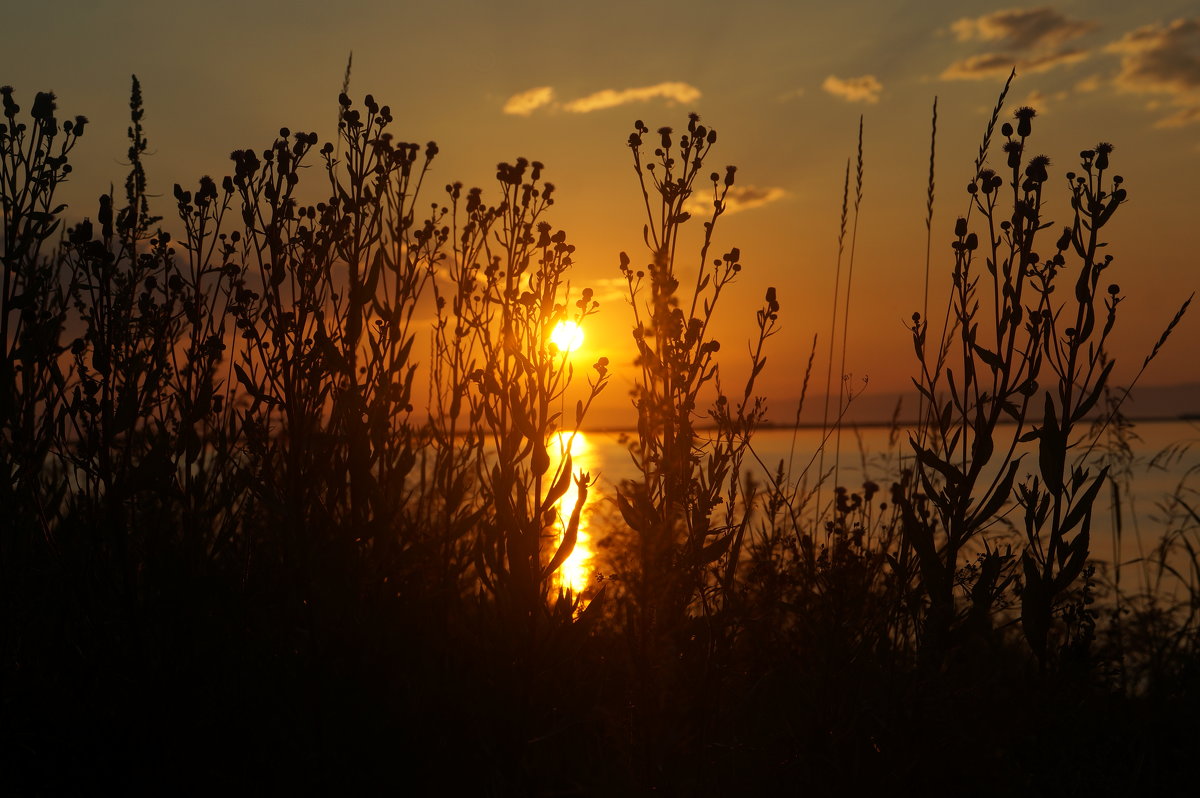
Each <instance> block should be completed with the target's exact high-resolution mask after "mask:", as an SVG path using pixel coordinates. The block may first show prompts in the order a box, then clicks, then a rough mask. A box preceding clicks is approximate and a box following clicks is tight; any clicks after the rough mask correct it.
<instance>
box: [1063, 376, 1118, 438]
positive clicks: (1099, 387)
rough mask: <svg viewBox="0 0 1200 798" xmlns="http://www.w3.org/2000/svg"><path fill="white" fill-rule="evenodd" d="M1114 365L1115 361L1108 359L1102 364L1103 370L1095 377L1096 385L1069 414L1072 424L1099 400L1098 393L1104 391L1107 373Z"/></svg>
mask: <svg viewBox="0 0 1200 798" xmlns="http://www.w3.org/2000/svg"><path fill="white" fill-rule="evenodd" d="M1115 365H1117V361H1115V360H1110V361H1108V363H1107V364H1106V365H1105V366H1104V370H1103V371H1101V372H1100V376H1099V377H1097V378H1096V385H1095V386H1094V387H1093V388H1092V391H1091V393H1089V394H1088V395H1087V398H1086V399H1084V400H1083V401H1082V402H1080V403H1079V406H1078V407H1076V408H1075V412H1074V413H1072V414H1071V423H1072V424H1073V423H1075V422H1076V421H1079V420H1080V419H1081V418H1083V417H1084V416H1086V415H1087V414H1088V411H1089V410H1091V409H1092V408H1093V407H1095V405H1096V401H1097V400H1099V398H1100V394H1101V393H1102V392H1103V391H1104V386H1106V385H1107V384H1108V375H1109V373H1110V372H1112V370H1113V366H1115Z"/></svg>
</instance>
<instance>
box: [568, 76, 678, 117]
mask: <svg viewBox="0 0 1200 798" xmlns="http://www.w3.org/2000/svg"><path fill="white" fill-rule="evenodd" d="M658 99H663V100H666V101H667V102H668V103H670V104H676V103H691V102H695V101H696V100H698V99H700V90H699V89H697V88H696V87H695V86H692V85H691V84H688V83H681V82H679V81H665V82H663V83H655V84H654V85H653V86H639V87H636V88H631V89H602V90H601V91H598V92H594V93H592V94H589V95H587V96H586V97H579V98H578V99H575V100H571V101H570V102H568V103H565V104H564V105H563V108H564V109H566V110H567V111H571V112H572V113H577V114H586V113H590V112H592V111H602V110H604V109H606V108H616V107H617V106H619V105H629V104H630V103H640V102H646V101H648V100H658Z"/></svg>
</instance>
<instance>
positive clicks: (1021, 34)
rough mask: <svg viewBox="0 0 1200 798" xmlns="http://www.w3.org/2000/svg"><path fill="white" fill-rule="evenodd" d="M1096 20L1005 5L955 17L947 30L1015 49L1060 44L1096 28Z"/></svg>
mask: <svg viewBox="0 0 1200 798" xmlns="http://www.w3.org/2000/svg"><path fill="white" fill-rule="evenodd" d="M1096 27H1097V25H1096V23H1094V22H1088V21H1086V20H1079V19H1068V18H1067V17H1064V16H1063V15H1062V14H1060V13H1059V12H1057V11H1055V10H1054V9H1052V8H1008V9H1005V10H1003V11H994V12H992V13H991V14H984V15H983V16H981V17H964V18H963V19H959V20H955V21H954V22H953V23H951V25H950V30H952V31H953V32H954V35H955V37H956V38H957V39H958V40H959V41H960V42H969V41H983V42H1000V43H1001V44H1002V46H1004V47H1010V48H1012V49H1015V50H1030V49H1033V48H1037V47H1059V46H1061V45H1062V44H1063V43H1064V42H1068V41H1070V40H1071V39H1074V38H1076V37H1079V36H1082V35H1083V34H1085V33H1088V32H1089V31H1092V30H1095V29H1096Z"/></svg>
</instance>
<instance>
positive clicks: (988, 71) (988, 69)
mask: <svg viewBox="0 0 1200 798" xmlns="http://www.w3.org/2000/svg"><path fill="white" fill-rule="evenodd" d="M1089 55H1090V53H1089V52H1088V51H1087V50H1077V49H1071V48H1067V49H1064V50H1058V51H1055V52H1051V53H1044V54H1041V55H1032V56H1019V55H1013V54H1012V53H982V54H980V55H973V56H970V57H968V58H964V59H962V60H961V61H955V62H954V63H953V64H951V65H950V66H948V67H946V69H945V71H943V72H942V80H985V79H991V78H1003V77H1005V76H1007V75H1008V73H1009V72H1010V71H1011V70H1012V69H1013V67H1016V69H1017V72H1018V73H1021V74H1024V73H1029V72H1048V71H1049V70H1051V69H1054V68H1055V67H1059V66H1063V65H1066V64H1077V63H1079V62H1080V61H1083V60H1085V59H1087V58H1088V57H1089Z"/></svg>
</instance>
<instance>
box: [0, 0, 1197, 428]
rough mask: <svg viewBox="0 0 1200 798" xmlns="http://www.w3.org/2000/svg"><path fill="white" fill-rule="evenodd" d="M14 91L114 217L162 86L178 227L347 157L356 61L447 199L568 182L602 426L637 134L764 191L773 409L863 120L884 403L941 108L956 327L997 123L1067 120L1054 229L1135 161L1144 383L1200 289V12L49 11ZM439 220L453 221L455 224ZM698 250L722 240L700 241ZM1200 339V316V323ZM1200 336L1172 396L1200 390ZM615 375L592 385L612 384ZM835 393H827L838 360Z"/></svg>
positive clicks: (161, 5)
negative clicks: (1079, 187) (706, 152)
mask: <svg viewBox="0 0 1200 798" xmlns="http://www.w3.org/2000/svg"><path fill="white" fill-rule="evenodd" d="M5 18H6V19H5V23H6V24H5V29H6V37H5V38H6V42H5V47H4V51H3V53H4V54H3V57H2V58H0V83H6V84H11V85H13V86H14V87H15V88H16V89H17V91H18V93H19V98H18V99H19V101H21V98H23V102H24V103H29V102H31V101H32V95H33V93H34V92H35V91H43V90H51V91H54V92H55V93H56V94H57V96H58V106H59V109H60V113H61V114H62V115H65V116H69V115H74V114H84V115H86V116H87V117H89V119H90V120H91V124H90V126H89V129H88V132H87V135H86V136H85V137H84V139H83V140H82V141H81V142H80V145H79V147H78V149H77V150H76V153H75V157H74V159H73V162H74V164H75V172H74V173H73V175H72V178H73V179H72V182H71V183H70V184H69V185H68V186H66V187H65V189H64V192H63V194H62V199H63V200H64V201H66V202H68V203H69V204H70V205H71V210H70V211H68V213H69V214H70V213H74V214H76V215H77V216H79V217H82V216H84V215H89V214H90V213H92V211H91V209H92V207H93V206H94V204H95V198H96V197H97V196H98V195H99V194H100V193H102V192H103V191H105V190H107V188H108V186H109V184H110V183H112V184H115V185H117V186H119V185H120V184H121V182H122V180H123V177H124V167H123V165H122V159H123V157H124V153H125V149H126V147H127V145H126V143H125V141H124V136H125V127H126V125H127V114H128V105H127V103H128V92H129V78H130V75H131V74H137V76H138V78H139V79H140V80H141V83H142V89H143V94H144V97H145V104H146V118H145V128H146V132H147V135H148V137H149V140H150V149H151V152H152V155H151V157H150V158H149V159H148V162H147V171H148V174H149V179H150V184H151V190H152V191H157V193H159V194H160V195H161V199H159V200H158V201H157V204H156V206H155V207H156V209H157V210H158V212H160V213H164V214H169V213H170V212H171V205H172V203H171V200H170V196H171V186H172V185H173V184H174V183H176V182H178V183H181V184H183V185H185V186H190V185H194V184H195V182H196V181H197V179H198V178H199V176H200V175H203V174H212V175H214V176H220V175H224V174H226V173H228V172H229V171H231V170H230V164H229V161H228V154H229V153H230V152H231V151H232V150H235V149H241V148H248V147H249V148H253V149H256V150H261V149H263V148H264V147H266V146H268V145H269V144H270V141H271V140H272V138H273V137H274V136H275V134H276V132H277V131H278V129H279V127H280V126H283V125H286V126H288V127H290V128H291V129H292V130H306V131H307V130H312V131H316V132H317V133H319V134H320V135H321V137H322V139H328V138H330V137H331V136H332V135H333V132H334V125H335V122H336V98H337V93H338V91H339V90H340V88H341V84H342V79H343V74H344V71H345V67H346V62H347V57H348V55H349V53H351V52H353V69H352V76H351V92H350V93H351V95H352V96H354V97H355V98H356V99H361V97H362V95H364V94H366V93H368V92H370V93H372V94H374V96H375V97H376V98H377V99H378V100H379V101H380V102H381V103H388V104H390V105H391V107H392V108H393V113H394V115H395V117H396V119H397V122H396V123H395V124H394V125H393V129H394V130H395V132H396V135H397V136H398V137H399V138H402V139H406V140H412V141H425V140H436V141H437V142H438V144H439V146H440V149H441V153H442V154H441V155H440V156H439V158H438V160H437V162H436V168H435V172H434V175H433V180H432V182H431V183H430V185H432V186H434V187H439V186H441V185H443V184H445V183H449V182H451V181H454V180H461V181H462V182H463V183H465V184H467V185H480V186H482V187H484V189H485V191H487V190H489V189H490V188H491V183H492V179H493V175H494V172H495V164H496V163H498V162H499V161H502V160H509V161H511V160H512V159H514V158H516V157H517V156H525V157H527V158H530V159H537V160H541V161H543V162H544V163H545V164H546V166H547V172H546V177H547V179H549V180H550V181H552V182H554V183H555V184H556V186H557V187H558V194H557V197H558V199H557V203H556V205H555V207H554V208H553V209H552V212H551V215H550V217H549V221H550V222H551V223H552V224H553V225H554V226H555V227H556V228H563V229H565V230H566V231H567V233H568V236H569V240H570V241H572V242H573V243H574V244H575V245H576V247H577V248H578V249H577V259H576V260H577V267H576V271H575V275H574V277H573V281H574V283H575V285H577V286H578V287H583V286H590V287H592V288H593V289H594V290H595V291H596V295H597V297H598V298H600V299H601V301H602V308H601V313H600V314H599V316H598V317H596V319H595V320H594V323H593V324H592V325H591V328H590V331H589V335H588V340H587V342H586V343H585V346H584V349H583V350H581V352H580V353H579V355H580V358H581V359H584V358H592V357H598V356H600V355H606V356H608V357H610V359H611V360H612V361H613V363H614V387H613V388H612V389H611V390H610V392H609V396H608V397H607V398H606V400H605V403H606V404H604V405H603V406H602V408H601V411H602V415H603V414H608V417H610V418H612V417H614V416H613V414H615V413H618V412H620V411H621V410H622V409H623V408H627V406H628V399H627V398H626V393H625V389H626V388H628V386H629V384H630V380H631V379H632V377H633V368H632V366H631V365H630V363H629V360H630V357H631V339H630V337H629V324H630V319H631V312H630V309H629V307H628V306H627V304H625V303H624V302H623V300H622V298H621V296H620V293H619V291H618V290H617V289H618V287H619V283H618V277H619V271H618V253H619V252H621V251H627V252H629V253H630V256H631V257H632V258H633V260H634V262H635V264H636V263H637V262H639V261H643V262H644V261H646V260H647V259H648V253H647V252H646V250H645V247H644V245H643V244H642V241H641V226H642V213H643V212H642V211H641V210H640V194H639V190H638V186H637V182H636V176H635V174H634V172H633V169H632V168H631V161H630V154H629V151H628V149H627V148H626V146H625V140H626V138H627V137H628V134H629V132H630V130H631V128H632V123H633V121H634V120H635V119H643V120H645V122H646V124H647V125H648V126H649V127H650V128H651V129H654V128H657V127H659V126H662V125H671V126H674V127H676V128H682V127H684V126H685V125H686V119H687V116H686V115H687V113H688V112H690V111H695V112H697V113H699V114H700V116H701V118H702V120H703V121H704V122H705V123H706V124H708V125H710V126H711V127H713V128H715V129H717V130H718V131H719V133H720V140H719V143H718V145H717V147H716V148H715V149H714V154H713V157H714V158H715V161H714V163H713V165H714V166H716V167H720V166H724V165H725V164H735V165H737V166H738V172H737V175H738V191H739V192H741V193H740V194H739V196H740V198H741V199H742V200H743V201H742V202H741V203H740V205H739V206H738V207H736V208H735V209H734V210H735V211H736V212H733V213H730V214H727V215H726V216H725V217H724V218H722V220H721V222H720V223H719V225H718V231H717V235H716V243H715V247H716V249H717V250H718V251H721V252H724V251H727V250H728V249H730V248H732V247H734V246H737V247H739V248H740V250H741V252H742V262H743V265H744V269H743V271H742V273H741V275H740V277H739V280H738V282H737V283H736V284H735V285H734V286H733V287H732V288H731V289H730V292H729V293H728V295H727V296H726V297H725V298H723V305H722V306H721V307H720V308H719V309H718V313H717V319H716V335H717V337H718V338H719V339H720V340H721V341H722V344H723V349H722V355H723V360H722V369H723V373H725V375H726V377H725V381H726V383H727V385H737V384H738V380H739V379H740V378H741V375H742V374H743V373H744V368H745V363H746V361H748V357H747V356H746V354H745V353H746V346H747V344H748V342H749V338H750V335H751V333H752V327H753V315H754V310H755V309H756V308H757V307H758V305H759V303H760V301H761V299H762V296H763V293H764V291H765V289H766V287H767V286H775V287H776V288H777V291H778V296H779V301H780V303H781V305H782V310H781V316H780V320H781V325H782V330H781V332H780V333H779V334H778V335H777V336H776V337H775V338H773V339H772V340H771V342H770V344H769V348H768V365H767V368H766V371H765V372H764V374H763V377H762V379H761V381H760V384H759V391H760V392H761V393H764V394H765V395H767V396H768V397H771V398H772V399H778V401H779V402H780V403H781V404H783V403H784V400H788V399H794V397H795V396H796V395H798V393H799V391H800V381H801V377H802V374H803V366H804V363H805V362H806V360H807V357H808V353H809V348H810V346H811V343H812V339H813V336H814V335H818V336H819V338H820V343H819V345H818V351H819V352H823V351H824V347H825V346H827V342H826V336H827V335H828V329H829V324H830V314H831V307H832V301H831V300H832V296H833V288H834V274H835V266H836V252H837V234H838V217H839V214H840V210H841V190H842V179H843V173H844V169H845V165H846V159H847V158H848V157H852V156H853V154H854V151H855V146H856V137H857V131H858V125H859V119H860V116H861V117H862V118H863V130H864V195H863V201H862V205H861V209H860V216H859V224H858V235H857V242H856V248H855V263H854V273H853V282H852V284H851V291H852V298H851V310H850V316H849V325H850V330H849V337H848V338H849V345H848V352H847V365H846V371H847V372H848V373H850V374H852V375H853V377H852V379H853V381H854V384H856V385H861V384H862V381H863V380H864V379H866V380H867V381H868V382H867V390H868V391H870V392H873V393H887V392H893V391H901V390H904V388H905V386H906V385H908V384H909V378H910V376H911V375H913V374H915V362H914V356H913V354H912V346H911V340H910V338H909V336H908V333H907V329H906V325H907V323H908V319H909V317H910V315H911V314H912V312H913V311H914V310H917V309H919V308H920V306H921V302H922V292H923V279H924V277H923V275H924V263H925V192H926V180H927V174H928V164H929V136H930V108H931V105H932V103H933V100H934V98H935V97H936V98H937V101H938V141H937V157H936V181H937V199H936V205H935V210H934V222H933V229H934V240H933V266H932V269H933V281H934V288H933V301H932V302H931V305H932V306H933V307H938V306H939V305H938V304H937V303H938V301H939V300H940V299H942V298H944V296H945V288H946V286H947V285H948V282H949V273H950V269H951V266H952V258H951V250H950V248H949V242H950V240H951V236H952V231H953V225H954V220H955V218H956V217H957V216H958V215H960V214H961V213H962V212H963V211H964V210H965V209H966V207H967V202H966V199H967V195H966V193H965V187H966V183H967V181H968V179H969V178H970V177H971V171H972V165H973V161H974V158H975V154H976V150H977V148H978V146H979V141H980V138H981V136H982V133H983V129H984V126H985V124H986V121H987V118H988V115H989V114H990V111H991V108H992V106H993V105H994V104H995V100H996V96H997V94H998V92H999V90H1000V88H1001V86H1002V85H1003V83H1004V79H1005V77H1006V76H1007V74H1008V71H1009V69H1010V68H1011V67H1013V66H1016V68H1017V72H1018V77H1017V80H1016V82H1015V83H1014V86H1013V89H1012V91H1011V93H1010V96H1009V102H1008V103H1006V106H1007V107H1006V114H1011V111H1012V110H1013V109H1015V107H1017V106H1018V105H1024V104H1029V105H1033V106H1035V107H1036V108H1037V109H1038V118H1037V120H1036V121H1035V129H1034V138H1033V140H1032V142H1031V145H1030V146H1031V147H1032V148H1033V149H1035V150H1037V151H1040V152H1044V153H1045V154H1047V155H1049V156H1050V158H1051V161H1052V167H1051V171H1052V175H1053V176H1056V177H1058V181H1057V182H1056V181H1052V182H1051V187H1052V194H1051V206H1050V207H1051V211H1050V213H1049V214H1048V215H1049V216H1050V218H1052V219H1054V220H1055V221H1063V222H1065V221H1067V220H1068V219H1067V211H1068V210H1069V209H1068V208H1067V205H1066V200H1065V192H1064V190H1063V182H1062V178H1061V175H1062V173H1064V172H1065V171H1068V170H1070V169H1072V168H1076V167H1077V160H1078V152H1079V151H1080V150H1082V149H1085V148H1088V147H1091V146H1093V145H1094V144H1096V143H1097V142H1098V141H1109V142H1112V143H1113V144H1114V145H1115V147H1116V151H1115V153H1114V155H1113V164H1114V171H1116V172H1118V173H1120V174H1122V175H1123V176H1124V177H1125V187H1126V189H1127V190H1128V192H1129V196H1130V200H1129V202H1128V203H1127V204H1126V205H1125V206H1123V207H1122V208H1121V209H1120V210H1119V212H1118V213H1117V214H1116V216H1115V217H1114V220H1113V222H1112V223H1111V224H1110V226H1109V227H1108V228H1106V229H1107V230H1109V231H1110V232H1109V236H1108V240H1109V242H1110V248H1109V252H1110V253H1111V254H1113V255H1114V256H1115V258H1116V260H1115V262H1114V265H1113V267H1112V268H1113V271H1112V272H1111V274H1112V275H1113V278H1112V279H1113V281H1114V282H1118V283H1120V284H1121V287H1122V293H1123V294H1124V295H1125V296H1126V297H1127V299H1126V301H1125V303H1124V304H1123V305H1122V306H1121V311H1122V314H1121V317H1120V319H1119V322H1118V327H1117V330H1116V332H1115V334H1114V344H1113V346H1112V353H1113V355H1114V356H1115V357H1116V359H1117V361H1118V365H1117V369H1116V371H1115V379H1116V382H1117V383H1122V382H1124V381H1127V380H1128V379H1130V378H1131V377H1132V375H1133V373H1134V372H1136V370H1137V368H1138V367H1139V366H1140V365H1141V363H1142V360H1143V358H1144V356H1145V355H1146V354H1147V353H1148V352H1149V351H1150V349H1151V348H1152V347H1153V345H1154V342H1155V341H1156V340H1157V338H1158V336H1159V335H1160V333H1161V332H1162V330H1163V328H1164V327H1165V326H1166V324H1167V322H1168V321H1169V320H1170V319H1171V317H1172V315H1173V314H1174V313H1175V311H1176V310H1177V309H1178V307H1179V305H1180V303H1181V302H1182V301H1183V299H1185V298H1186V296H1187V295H1188V294H1190V293H1191V292H1192V291H1194V290H1196V289H1197V288H1200V255H1198V254H1197V253H1198V249H1197V246H1196V244H1195V240H1194V239H1195V234H1196V233H1195V231H1196V226H1197V225H1196V222H1197V218H1198V212H1200V14H1198V13H1197V7H1196V5H1195V3H1194V2H1143V3H1138V4H1133V3H1128V2H1110V0H1089V1H1087V2H1060V3H1054V4H1052V5H1042V4H1030V5H1016V6H1008V5H1004V4H1000V5H996V4H989V3H982V2H969V1H968V2H953V3H952V2H941V1H940V0H926V1H925V2H893V3H888V4H882V3H878V2H860V1H859V0H842V2H837V3H828V2H821V3H814V2H787V3H785V2H761V1H755V0H748V1H744V2H739V3H729V2H712V1H711V0H689V1H688V2H651V1H650V0H642V1H641V2H625V0H611V1H610V2H605V3H603V4H601V3H594V4H593V3H581V2H572V1H571V0H557V1H556V2H535V1H534V0H521V1H520V2H465V1H464V0H445V2H439V3H436V4H434V3H428V2H424V3H412V2H387V3H384V2H365V1H363V0H344V2H339V3H336V4H334V3H327V2H320V3H318V2H312V1H311V0H292V1H291V2H286V3H284V2H269V1H259V2H245V0H242V1H241V2H227V1H226V0H210V2H206V3H174V2H163V0H158V1H157V2H140V1H139V2H134V1H129V2H119V1H118V0H43V2H37V3H33V2H25V3H22V4H21V5H18V6H15V7H11V6H10V7H9V8H8V9H6V11H5ZM433 198H434V197H433V196H432V195H431V201H432V199H433ZM693 226H694V227H695V228H696V229H695V230H693V231H692V232H693V233H694V234H695V235H696V236H697V237H698V235H699V225H698V223H696V224H693ZM1197 313H1200V307H1198V308H1196V309H1195V310H1194V311H1193V313H1192V314H1191V315H1192V316H1195V315H1196V314H1197ZM1198 342H1200V320H1198V319H1196V318H1185V320H1184V322H1183V323H1182V325H1181V326H1180V328H1179V329H1178V331H1177V333H1176V335H1175V337H1174V339H1173V340H1172V341H1171V342H1170V343H1169V344H1168V346H1167V348H1166V349H1165V351H1164V352H1163V353H1162V354H1161V355H1160V356H1159V358H1158V359H1157V360H1156V361H1155V362H1154V363H1153V364H1152V365H1151V367H1150V369H1149V370H1148V372H1147V374H1146V376H1145V377H1143V384H1144V385H1173V384H1180V383H1189V382H1200V358H1196V357H1195V349H1196V344H1197V343H1198ZM588 362H590V360H589V361H588ZM816 371H817V373H818V374H823V373H824V361H823V359H822V358H821V357H820V355H819V356H818V360H817V364H816Z"/></svg>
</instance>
